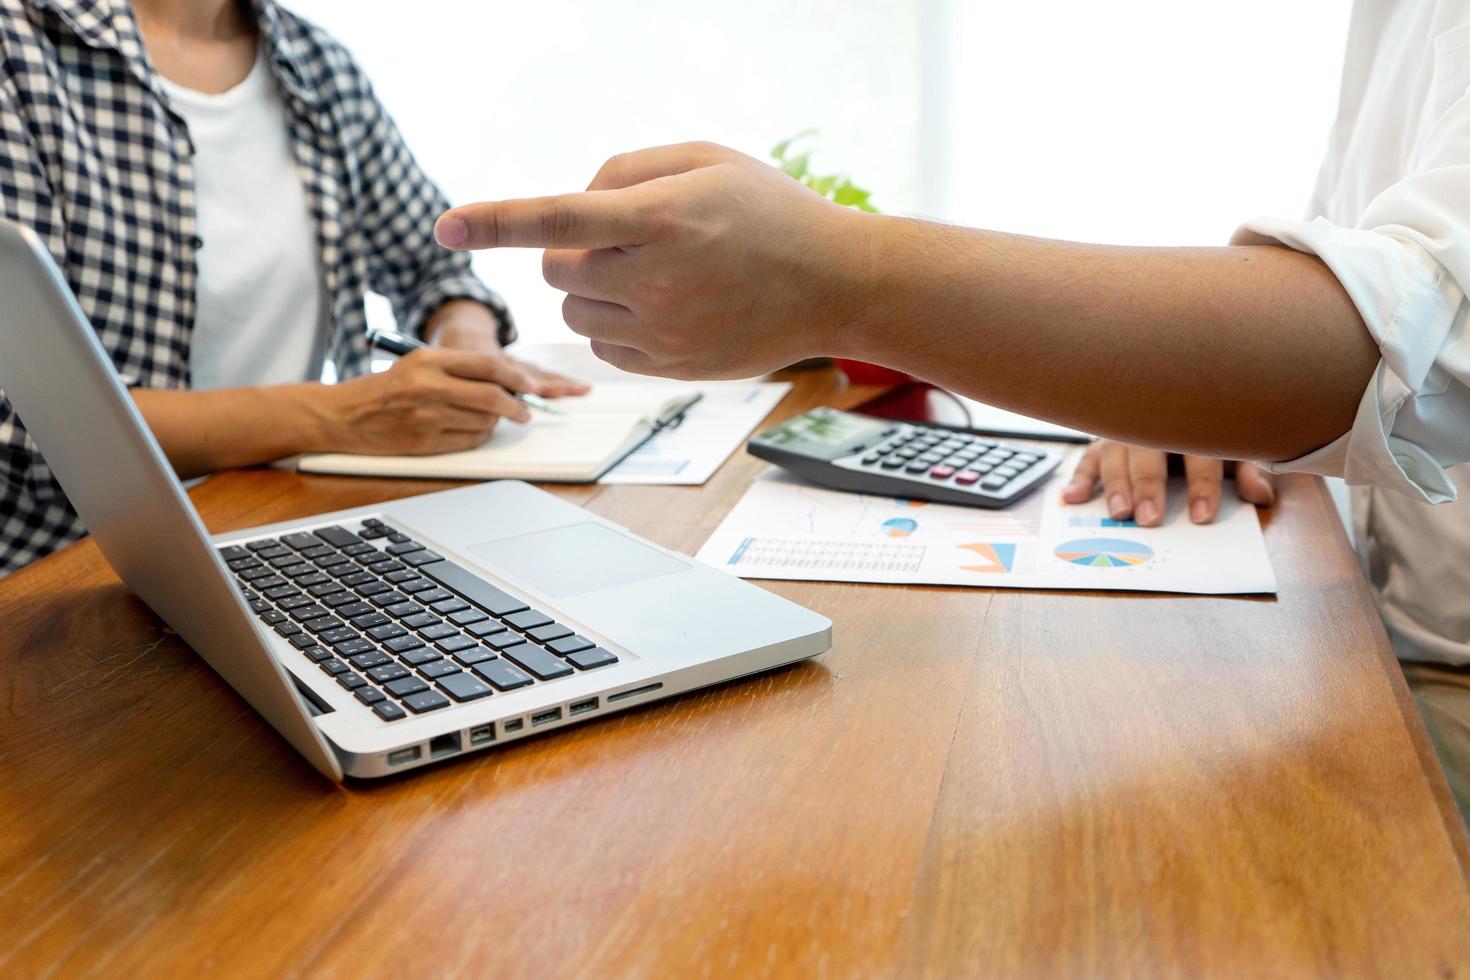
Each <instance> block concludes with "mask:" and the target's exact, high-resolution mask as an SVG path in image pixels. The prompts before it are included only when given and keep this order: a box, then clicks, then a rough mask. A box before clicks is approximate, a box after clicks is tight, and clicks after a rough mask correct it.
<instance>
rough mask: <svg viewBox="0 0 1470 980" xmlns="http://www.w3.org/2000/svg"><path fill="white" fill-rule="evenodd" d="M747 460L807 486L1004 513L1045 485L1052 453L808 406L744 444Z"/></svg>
mask: <svg viewBox="0 0 1470 980" xmlns="http://www.w3.org/2000/svg"><path fill="white" fill-rule="evenodd" d="M747 448H748V449H749V450H750V453H751V455H754V456H759V457H760V458H761V459H766V460H770V461H771V462H772V463H775V464H776V465H777V466H779V467H781V468H782V469H787V470H790V471H791V472H792V473H795V474H797V475H798V476H802V477H805V478H806V479H808V480H811V481H812V482H813V483H820V484H822V485H823V486H828V487H833V488H835V489H837V490H851V491H854V492H856V493H879V494H885V495H887V496H892V497H907V498H910V499H914V500H932V501H935V502H936V503H945V504H967V505H969V506H971V507H1004V506H1006V505H1007V504H1009V503H1011V502H1012V501H1014V500H1016V499H1018V498H1020V497H1022V496H1024V495H1025V494H1026V493H1028V492H1029V491H1031V490H1034V489H1035V488H1036V487H1037V486H1039V485H1040V484H1041V483H1043V482H1044V481H1045V480H1046V477H1047V474H1049V473H1051V471H1052V470H1054V469H1056V468H1057V464H1058V463H1060V462H1061V454H1060V453H1058V452H1055V451H1053V452H1045V451H1044V450H1041V449H1038V448H1033V447H1029V446H1022V445H1007V444H1006V443H1004V442H1000V441H997V440H996V439H995V438H993V437H991V436H980V435H975V434H973V433H970V432H965V431H963V430H960V429H951V428H946V427H944V426H936V425H918V424H915V423H912V422H894V421H891V420H889V419H876V418H871V417H869V416H866V415H854V414H853V413H852V412H843V411H839V410H837V409H835V408H816V409H812V410H811V411H810V412H807V413H806V414H805V415H798V416H797V417H796V418H794V419H788V420H787V421H785V422H782V423H781V424H780V425H778V426H776V427H775V428H774V429H768V430H766V431H765V432H762V433H760V434H759V435H757V436H756V437H755V438H753V439H751V440H750V444H749V446H747Z"/></svg>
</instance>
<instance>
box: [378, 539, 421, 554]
mask: <svg viewBox="0 0 1470 980" xmlns="http://www.w3.org/2000/svg"><path fill="white" fill-rule="evenodd" d="M395 537H396V535H395ZM388 540H389V541H390V542H392V543H391V544H389V545H388V547H387V552H388V554H390V555H405V554H407V553H408V552H410V551H418V550H420V549H421V548H423V545H421V544H419V543H418V542H417V541H414V540H413V539H411V538H404V539H403V540H402V541H393V539H392V538H389V539H388Z"/></svg>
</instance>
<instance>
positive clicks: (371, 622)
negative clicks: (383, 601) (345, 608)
mask: <svg viewBox="0 0 1470 980" xmlns="http://www.w3.org/2000/svg"><path fill="white" fill-rule="evenodd" d="M389 621H390V620H389V619H388V617H387V616H384V615H383V614H382V613H380V612H370V613H363V614H362V615H361V616H353V617H352V625H353V626H356V627H357V628H358V629H360V630H367V629H376V628H377V627H379V626H383V625H384V624H386V623H388V622H389Z"/></svg>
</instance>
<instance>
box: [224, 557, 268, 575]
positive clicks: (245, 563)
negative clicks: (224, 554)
mask: <svg viewBox="0 0 1470 980" xmlns="http://www.w3.org/2000/svg"><path fill="white" fill-rule="evenodd" d="M264 567H265V566H264V565H262V564H261V563H260V562H259V561H257V560H256V559H255V558H254V557H253V556H249V555H247V556H246V557H244V558H236V559H235V560H234V561H232V562H230V571H232V572H248V571H249V570H250V569H252V568H264Z"/></svg>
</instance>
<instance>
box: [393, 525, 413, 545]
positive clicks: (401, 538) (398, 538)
mask: <svg viewBox="0 0 1470 980" xmlns="http://www.w3.org/2000/svg"><path fill="white" fill-rule="evenodd" d="M388 540H389V541H391V542H393V543H394V544H403V542H405V541H407V540H409V538H408V535H406V534H404V533H403V532H402V531H395V530H393V529H392V528H391V527H390V528H389V529H388Z"/></svg>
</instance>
